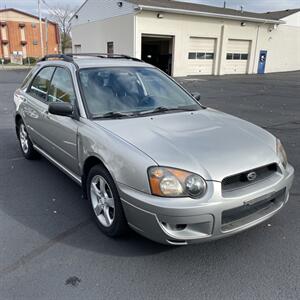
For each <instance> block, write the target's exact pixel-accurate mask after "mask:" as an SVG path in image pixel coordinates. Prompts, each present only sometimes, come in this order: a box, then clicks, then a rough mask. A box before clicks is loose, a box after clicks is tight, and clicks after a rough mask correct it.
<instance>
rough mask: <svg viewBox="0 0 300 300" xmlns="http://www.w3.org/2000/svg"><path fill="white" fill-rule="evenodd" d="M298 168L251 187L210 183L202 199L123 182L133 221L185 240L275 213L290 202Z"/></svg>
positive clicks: (145, 231)
mask: <svg viewBox="0 0 300 300" xmlns="http://www.w3.org/2000/svg"><path fill="white" fill-rule="evenodd" d="M293 179H294V169H293V167H292V166H291V165H288V167H287V168H286V170H285V171H284V174H281V173H280V174H279V173H276V174H274V176H272V177H270V178H268V179H265V180H263V181H260V182H257V183H256V184H253V185H251V186H248V187H244V188H241V189H238V190H233V191H230V192H222V187H221V183H220V182H215V181H209V182H207V185H208V189H207V193H206V195H205V196H204V197H203V198H202V199H198V200H195V199H190V198H175V199H174V198H161V197H156V196H153V195H149V194H145V193H142V192H139V191H136V190H134V189H132V188H129V187H127V186H124V185H122V184H119V185H118V187H119V192H120V196H121V200H122V204H123V208H124V212H125V215H126V218H127V221H128V223H129V225H130V226H131V227H132V228H133V229H134V230H135V231H137V232H138V233H140V234H141V235H143V236H145V237H147V238H149V239H151V240H154V241H156V242H159V243H162V244H172V245H186V244H192V243H198V242H201V241H206V240H212V239H218V238H222V237H226V236H230V235H232V234H235V233H238V232H241V231H243V230H245V229H248V228H250V227H253V226H255V225H257V224H259V223H261V222H263V221H265V220H267V219H268V218H270V217H272V216H273V215H275V214H276V213H277V212H278V211H279V210H280V209H281V208H282V207H283V206H284V205H285V204H286V203H287V201H288V198H289V191H290V188H291V186H292V183H293Z"/></svg>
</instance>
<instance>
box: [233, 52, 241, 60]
mask: <svg viewBox="0 0 300 300" xmlns="http://www.w3.org/2000/svg"><path fill="white" fill-rule="evenodd" d="M233 59H234V60H240V59H241V54H240V53H233Z"/></svg>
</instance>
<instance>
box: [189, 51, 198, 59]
mask: <svg viewBox="0 0 300 300" xmlns="http://www.w3.org/2000/svg"><path fill="white" fill-rule="evenodd" d="M196 58H197V53H196V52H190V53H189V59H196Z"/></svg>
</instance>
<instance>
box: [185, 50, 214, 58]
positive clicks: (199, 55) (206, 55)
mask: <svg viewBox="0 0 300 300" xmlns="http://www.w3.org/2000/svg"><path fill="white" fill-rule="evenodd" d="M214 58H215V54H214V53H211V52H208V53H205V52H189V59H191V60H194V59H207V60H211V59H214Z"/></svg>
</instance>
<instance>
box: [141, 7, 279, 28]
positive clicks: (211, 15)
mask: <svg viewBox="0 0 300 300" xmlns="http://www.w3.org/2000/svg"><path fill="white" fill-rule="evenodd" d="M138 8H139V10H147V11H158V12H169V13H173V14H183V15H193V16H202V17H209V18H219V19H230V20H239V21H248V22H255V23H265V24H285V22H284V21H282V20H271V19H263V18H262V19H261V18H252V17H243V16H234V15H224V14H216V13H209V12H202V11H194V10H185V9H177V8H168V7H159V6H147V5H139V6H138Z"/></svg>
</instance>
